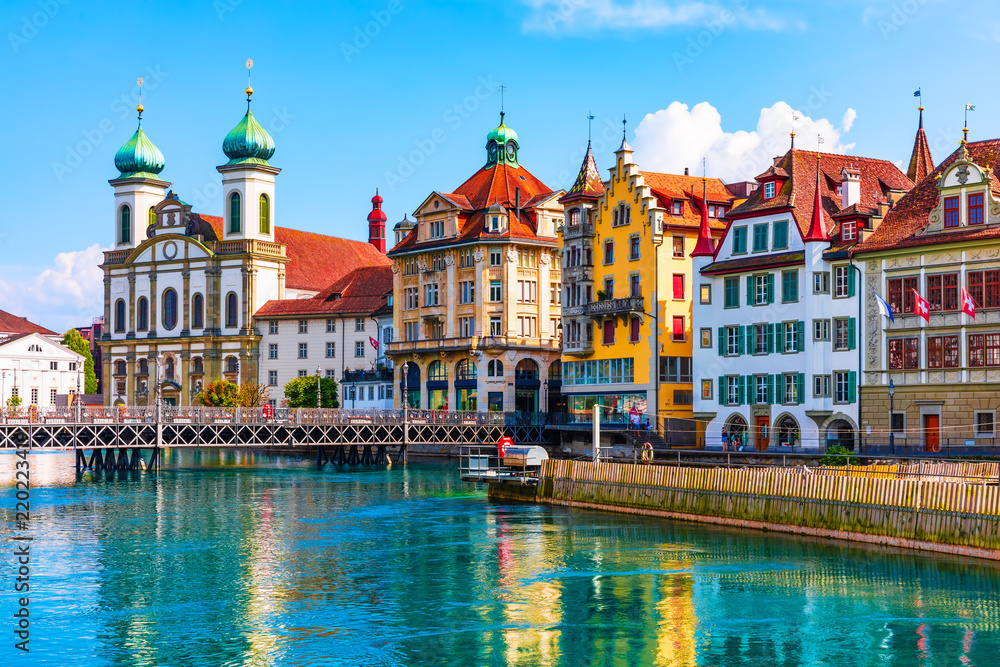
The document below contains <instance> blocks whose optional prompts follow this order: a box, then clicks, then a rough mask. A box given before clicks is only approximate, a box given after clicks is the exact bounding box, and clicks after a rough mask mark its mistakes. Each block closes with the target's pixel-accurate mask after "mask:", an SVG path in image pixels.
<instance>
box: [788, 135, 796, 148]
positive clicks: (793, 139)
mask: <svg viewBox="0 0 1000 667" xmlns="http://www.w3.org/2000/svg"><path fill="white" fill-rule="evenodd" d="M791 137H792V147H791V148H790V149H789V150H793V151H794V150H795V132H792V133H791Z"/></svg>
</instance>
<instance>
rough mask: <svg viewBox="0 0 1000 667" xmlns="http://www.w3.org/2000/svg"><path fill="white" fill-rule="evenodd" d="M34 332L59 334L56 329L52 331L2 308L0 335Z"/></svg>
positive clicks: (0, 311)
mask: <svg viewBox="0 0 1000 667" xmlns="http://www.w3.org/2000/svg"><path fill="white" fill-rule="evenodd" d="M32 333H37V334H42V335H43V336H57V335H58V334H57V333H56V332H55V331H50V330H48V329H46V328H45V327H43V326H40V325H38V324H35V323H33V322H29V321H28V320H26V319H25V318H23V317H18V316H17V315H13V314H11V313H8V312H7V311H5V310H0V335H4V334H32Z"/></svg>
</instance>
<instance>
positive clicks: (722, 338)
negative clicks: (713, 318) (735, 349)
mask: <svg viewBox="0 0 1000 667" xmlns="http://www.w3.org/2000/svg"><path fill="white" fill-rule="evenodd" d="M719 356H720V357H724V356H726V327H719Z"/></svg>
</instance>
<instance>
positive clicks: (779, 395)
mask: <svg viewBox="0 0 1000 667" xmlns="http://www.w3.org/2000/svg"><path fill="white" fill-rule="evenodd" d="M774 402H775V403H776V404H778V405H780V404H782V403H784V402H785V377H784V376H783V375H782V374H781V373H776V374H775V375H774Z"/></svg>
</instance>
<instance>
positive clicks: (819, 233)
mask: <svg viewBox="0 0 1000 667" xmlns="http://www.w3.org/2000/svg"><path fill="white" fill-rule="evenodd" d="M819 160H820V155H819V153H816V198H815V199H814V200H813V211H812V220H811V221H810V222H809V233H807V234H806V236H805V238H804V239H803V241H806V242H809V241H829V240H830V237H829V235H827V233H826V222H824V220H823V195H822V194H821V193H820V190H819Z"/></svg>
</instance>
